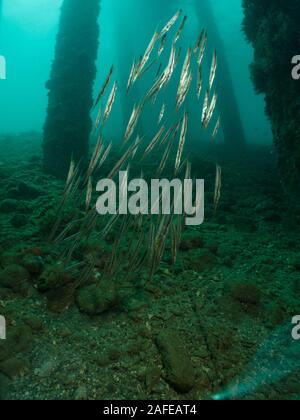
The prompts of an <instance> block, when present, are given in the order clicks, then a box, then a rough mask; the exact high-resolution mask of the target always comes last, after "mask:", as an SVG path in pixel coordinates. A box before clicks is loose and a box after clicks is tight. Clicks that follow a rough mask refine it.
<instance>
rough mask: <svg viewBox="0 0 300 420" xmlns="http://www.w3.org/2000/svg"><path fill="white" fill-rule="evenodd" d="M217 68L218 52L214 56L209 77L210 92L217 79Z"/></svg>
mask: <svg viewBox="0 0 300 420" xmlns="http://www.w3.org/2000/svg"><path fill="white" fill-rule="evenodd" d="M217 67H218V56H217V51H215V52H214V55H213V60H212V64H211V69H210V75H209V89H210V90H211V88H212V86H213V84H214V81H215V78H216V73H217Z"/></svg>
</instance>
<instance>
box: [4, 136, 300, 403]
mask: <svg viewBox="0 0 300 420" xmlns="http://www.w3.org/2000/svg"><path fill="white" fill-rule="evenodd" d="M37 144H39V137H38V136H36V135H35V134H34V133H31V134H27V135H23V136H21V135H20V136H15V137H14V136H11V137H6V138H2V139H1V141H0V226H1V235H0V264H1V271H0V314H1V315H4V316H5V317H6V318H7V322H8V325H7V333H8V339H7V340H6V341H3V340H2V341H1V342H0V397H1V398H2V399H11V400H16V399H26V400H27V399H36V400H37V399H39V400H40V399H41V400H49V399H66V400H70V399H77V400H80V399H91V400H94V399H101V400H103V399H104V400H114V399H130V400H139V399H159V400H162V399H174V400H178V399H198V400H201V399H205V398H210V397H211V396H212V395H214V394H215V393H217V392H219V391H220V390H222V389H224V388H226V386H228V385H231V384H235V385H236V388H235V390H236V391H235V395H233V396H232V397H233V398H240V397H241V398H245V399H298V398H299V397H300V383H299V364H300V362H299V356H298V354H299V346H300V342H299V343H297V342H293V341H292V339H291V336H290V333H291V329H292V327H291V319H292V317H293V316H294V315H297V314H299V313H300V300H299V293H300V277H299V274H300V253H299V240H300V213H299V211H298V213H297V209H295V206H294V204H293V202H292V201H291V200H289V199H287V197H286V196H285V195H284V193H283V192H282V189H281V186H280V184H279V175H278V172H277V169H276V157H275V155H274V153H273V151H272V149H271V148H267V147H266V148H253V149H251V150H249V151H248V153H247V157H246V158H245V159H239V160H238V161H237V162H234V161H233V159H231V158H230V156H228V157H227V158H224V159H221V160H222V162H221V163H222V167H223V189H222V198H221V202H220V208H219V210H218V213H217V215H216V216H215V217H213V216H212V212H211V203H212V199H213V197H212V191H207V193H206V200H207V206H208V211H207V217H206V220H205V223H204V224H203V225H202V226H199V227H196V228H189V229H187V230H186V231H185V233H184V235H183V240H182V244H181V248H180V253H179V259H178V261H177V263H176V265H175V267H172V266H171V265H170V262H169V260H170V258H169V255H168V252H167V253H166V256H165V258H164V261H163V263H162V264H161V267H160V268H159V270H158V271H157V273H156V274H155V276H154V278H153V280H152V281H151V282H148V281H147V278H146V274H143V273H142V274H140V275H139V278H138V279H134V280H132V281H127V282H124V281H122V278H119V277H118V278H111V279H109V283H107V282H106V283H105V287H103V290H102V291H101V292H102V293H103V294H106V293H110V294H111V296H113V298H111V301H113V303H114V304H113V305H111V307H109V305H108V308H107V310H106V311H105V312H103V313H102V314H100V315H94V316H88V315H86V314H84V313H82V311H80V310H79V307H78V303H77V301H76V296H75V302H74V296H71V295H70V291H69V289H67V288H63V287H60V288H59V289H57V290H54V291H49V292H48V293H42V292H40V291H39V287H38V285H39V281H40V280H39V279H40V277H41V276H43V273H44V272H45V270H47V268H48V267H49V265H51V264H52V263H53V259H54V256H53V255H52V248H51V246H50V245H49V244H47V242H46V237H47V233H49V229H50V225H49V223H50V221H49V220H50V219H51V218H49V212H50V213H51V212H53V209H55V207H56V205H57V202H58V200H59V198H60V194H61V191H62V189H63V183H61V182H59V181H56V180H54V179H53V178H51V177H48V176H47V175H45V174H43V172H42V165H41V154H40V150H39V148H38V146H37ZM193 165H194V167H197V168H207V171H206V169H205V170H204V172H203V175H204V176H206V172H207V177H208V186H211V185H213V181H214V171H215V166H214V163H213V162H212V163H210V162H209V161H203V160H202V158H201V153H199V157H197V156H195V157H194V158H193ZM107 247H109V244H105V243H98V244H90V247H87V248H86V249H84V250H83V255H84V254H87V253H89V252H94V253H95V252H96V253H98V255H99V256H100V255H101V253H104V252H107ZM85 256H86V255H85ZM124 259H126V249H124ZM99 270H101V268H99ZM76 293H77V292H76ZM116 296H117V297H116ZM64 307H68V309H67V310H65V311H62V308H64ZM282 331H284V332H282ZM264 342H265V343H266V344H265V345H264V347H263V350H262V351H261V352H260V353H259V349H260V346H261V345H262V343H264ZM278 360H280V363H278ZM249 375H250V376H251V379H250V380H249V379H248V380H247V381H248V383H249V381H251V383H253V386H252V387H250V389H248V390H247V391H246V395H244V393H245V392H244V393H243V391H242V390H243V389H245V387H244V382H243V378H245V377H247V376H249ZM247 381H246V382H247Z"/></svg>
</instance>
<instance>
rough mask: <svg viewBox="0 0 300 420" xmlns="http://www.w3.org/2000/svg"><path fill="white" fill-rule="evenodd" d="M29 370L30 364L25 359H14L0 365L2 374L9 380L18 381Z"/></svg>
mask: <svg viewBox="0 0 300 420" xmlns="http://www.w3.org/2000/svg"><path fill="white" fill-rule="evenodd" d="M27 370H28V363H27V362H26V361H24V360H23V359H20V358H17V357H14V358H12V359H8V360H5V361H3V362H1V363H0V372H2V373H3V374H4V375H5V376H7V377H8V378H9V379H16V378H17V377H18V376H21V375H24V373H25V372H26V371H27Z"/></svg>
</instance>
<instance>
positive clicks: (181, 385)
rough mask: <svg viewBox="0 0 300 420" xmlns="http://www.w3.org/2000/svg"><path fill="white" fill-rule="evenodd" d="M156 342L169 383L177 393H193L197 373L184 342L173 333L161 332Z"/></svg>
mask: <svg viewBox="0 0 300 420" xmlns="http://www.w3.org/2000/svg"><path fill="white" fill-rule="evenodd" d="M155 341H156V345H157V348H158V350H159V352H160V354H161V358H162V362H163V366H164V369H165V372H166V380H167V382H168V383H169V384H170V385H171V386H172V387H173V388H174V389H175V391H177V392H180V393H187V392H189V391H191V390H192V389H193V387H194V384H195V373H194V367H193V365H192V362H191V359H190V357H189V355H188V351H187V349H186V348H185V345H184V342H183V341H182V340H181V339H180V338H179V337H178V335H177V334H175V333H172V332H161V333H160V334H158V335H157V336H156V339H155Z"/></svg>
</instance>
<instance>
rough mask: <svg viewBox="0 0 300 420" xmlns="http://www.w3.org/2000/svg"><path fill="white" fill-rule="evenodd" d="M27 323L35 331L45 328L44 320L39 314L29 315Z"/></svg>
mask: <svg viewBox="0 0 300 420" xmlns="http://www.w3.org/2000/svg"><path fill="white" fill-rule="evenodd" d="M24 322H25V324H27V325H28V326H29V327H30V328H31V330H32V331H34V332H40V331H42V330H43V328H44V324H43V321H42V320H41V318H39V317H38V316H34V315H32V316H27V317H26V318H25V319H24Z"/></svg>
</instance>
